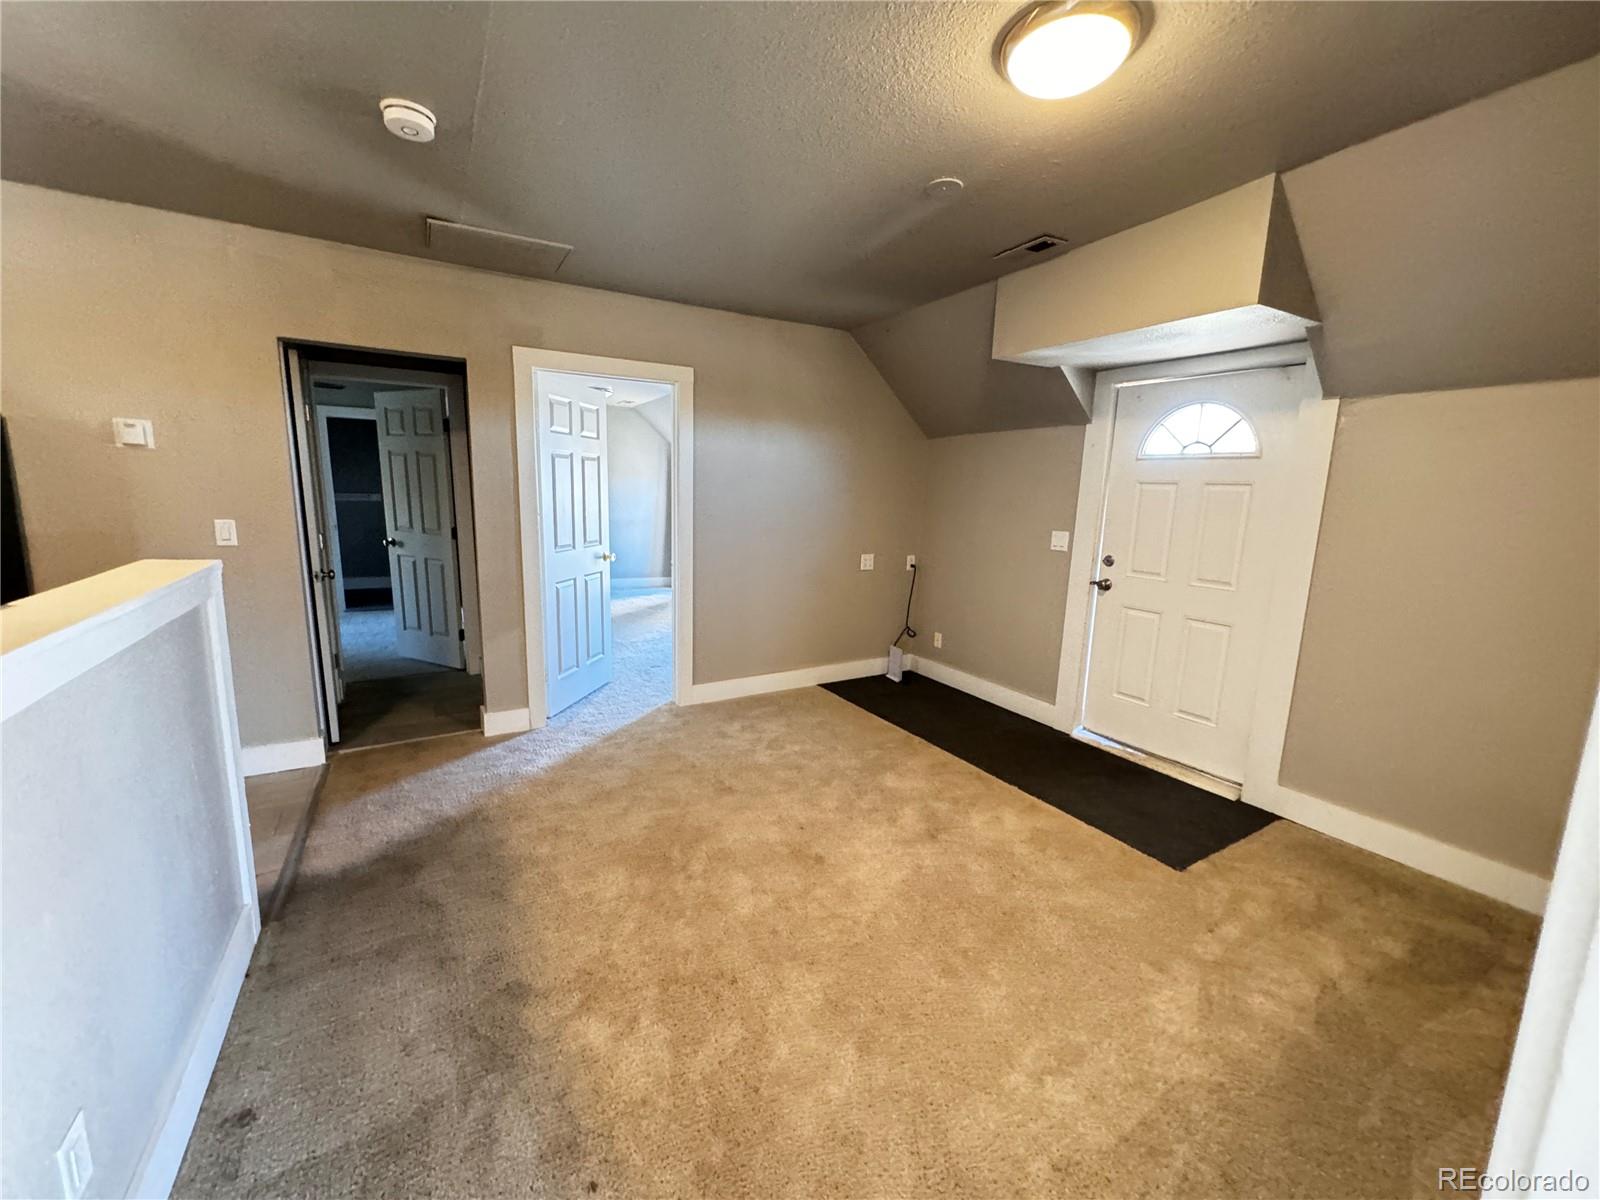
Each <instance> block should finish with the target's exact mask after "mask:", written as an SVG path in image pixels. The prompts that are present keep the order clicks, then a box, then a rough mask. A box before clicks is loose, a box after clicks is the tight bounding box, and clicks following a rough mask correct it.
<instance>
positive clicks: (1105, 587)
mask: <svg viewBox="0 0 1600 1200" xmlns="http://www.w3.org/2000/svg"><path fill="white" fill-rule="evenodd" d="M1089 586H1090V587H1092V588H1099V589H1100V590H1101V591H1102V592H1109V591H1110V590H1111V580H1109V579H1091V580H1089Z"/></svg>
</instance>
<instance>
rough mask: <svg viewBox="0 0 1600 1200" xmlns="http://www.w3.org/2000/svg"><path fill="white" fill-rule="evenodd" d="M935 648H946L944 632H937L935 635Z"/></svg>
mask: <svg viewBox="0 0 1600 1200" xmlns="http://www.w3.org/2000/svg"><path fill="white" fill-rule="evenodd" d="M933 648H934V649H935V650H943V649H944V634H942V633H936V634H934V635H933Z"/></svg>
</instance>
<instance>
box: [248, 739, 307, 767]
mask: <svg viewBox="0 0 1600 1200" xmlns="http://www.w3.org/2000/svg"><path fill="white" fill-rule="evenodd" d="M243 757H244V773H245V775H247V776H254V775H273V774H276V773H277V772H279V771H298V770H300V768H302V767H320V766H321V765H322V764H323V763H325V762H327V761H328V749H327V747H326V746H324V745H323V743H322V739H321V738H301V739H299V740H298V741H293V742H266V743H264V744H263V745H260V746H246V747H245V748H244V755H243Z"/></svg>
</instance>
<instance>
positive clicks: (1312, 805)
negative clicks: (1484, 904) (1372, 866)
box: [1244, 784, 1550, 915]
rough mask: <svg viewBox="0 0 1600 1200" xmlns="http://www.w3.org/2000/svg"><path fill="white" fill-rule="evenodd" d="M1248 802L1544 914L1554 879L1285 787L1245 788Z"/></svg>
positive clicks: (1428, 872) (1332, 836) (1517, 906)
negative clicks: (1551, 882)
mask: <svg viewBox="0 0 1600 1200" xmlns="http://www.w3.org/2000/svg"><path fill="white" fill-rule="evenodd" d="M1244 799H1245V802H1246V803H1249V804H1254V805H1255V806H1256V807H1257V808H1264V809H1266V810H1267V811H1268V812H1270V813H1276V814H1277V815H1278V816H1280V817H1285V818H1287V819H1288V820H1291V821H1293V822H1295V824H1297V825H1304V826H1306V828H1308V829H1315V830H1316V831H1317V832H1318V833H1325V834H1327V835H1328V836H1329V837H1331V838H1336V839H1337V840H1339V841H1341V842H1348V843H1349V844H1350V845H1352V846H1359V847H1360V848H1361V849H1363V850H1370V851H1372V853H1374V854H1379V855H1382V856H1383V857H1384V858H1388V859H1393V860H1394V861H1395V862H1398V863H1404V864H1405V865H1406V866H1408V867H1415V868H1416V869H1417V870H1419V871H1422V872H1425V873H1426V874H1429V875H1432V876H1434V877H1435V878H1438V879H1443V880H1446V881H1448V882H1450V883H1454V884H1458V885H1459V886H1461V887H1464V888H1466V889H1468V890H1469V891H1473V892H1477V893H1479V894H1480V895H1484V896H1490V897H1492V898H1494V899H1496V900H1503V901H1504V902H1505V903H1507V904H1509V905H1511V906H1513V907H1514V908H1520V909H1522V910H1523V911H1524V912H1530V913H1534V914H1535V915H1537V914H1539V913H1542V912H1544V903H1545V897H1546V896H1547V895H1548V894H1549V891H1550V881H1549V880H1548V879H1541V878H1540V877H1539V876H1537V875H1535V874H1533V873H1532V872H1531V871H1524V870H1521V869H1520V868H1517V867H1512V866H1508V865H1507V864H1505V863H1502V862H1495V861H1494V860H1493V859H1492V858H1485V857H1483V855H1481V854H1474V853H1473V852H1472V851H1470V850H1463V849H1462V848H1461V847H1459V846H1451V845H1447V844H1446V843H1444V842H1441V841H1438V840H1436V839H1434V838H1431V837H1428V836H1427V835H1426V834H1422V833H1418V832H1417V831H1416V830H1414V829H1404V828H1402V827H1401V826H1399V825H1391V824H1389V822H1387V821H1381V820H1379V819H1378V818H1377V817H1369V816H1367V815H1366V814H1365V813H1358V812H1356V811H1355V810H1354V809H1349V808H1343V807H1341V806H1340V805H1337V804H1334V803H1332V802H1330V801H1327V800H1319V799H1318V798H1317V797H1315V796H1310V795H1307V794H1306V793H1305V792H1298V791H1295V789H1293V788H1289V787H1284V786H1282V785H1281V784H1280V785H1279V786H1277V787H1276V788H1272V789H1261V790H1255V789H1251V788H1250V787H1248V786H1247V787H1246V788H1245V794H1244Z"/></svg>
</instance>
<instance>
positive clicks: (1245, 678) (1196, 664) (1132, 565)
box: [1056, 344, 1338, 811]
mask: <svg viewBox="0 0 1600 1200" xmlns="http://www.w3.org/2000/svg"><path fill="white" fill-rule="evenodd" d="M1337 410H1338V401H1337V400H1336V399H1330V398H1327V397H1324V396H1323V394H1322V389H1321V385H1320V383H1319V381H1318V379H1317V375H1316V370H1315V367H1314V364H1313V363H1312V360H1311V357H1310V354H1309V348H1308V347H1306V346H1305V345H1304V344H1293V345H1286V346H1276V347H1269V348H1266V349H1262V350H1251V351H1237V352H1232V353H1227V354H1219V355H1212V356H1207V357H1205V358H1196V359H1188V360H1182V361H1179V362H1173V363H1165V364H1157V365H1154V366H1144V367H1131V368H1121V369H1116V370H1110V371H1102V372H1101V373H1100V374H1099V375H1098V376H1097V378H1096V381H1095V395H1094V412H1093V419H1092V420H1091V422H1090V425H1089V428H1088V430H1087V431H1086V434H1085V438H1084V457H1083V470H1082V474H1081V476H1080V484H1079V493H1078V514H1077V520H1076V524H1075V534H1074V539H1073V543H1074V557H1073V561H1072V565H1071V571H1072V578H1073V580H1074V581H1075V582H1074V586H1073V588H1072V590H1071V592H1069V594H1068V602H1067V613H1066V620H1065V624H1064V626H1063V631H1062V647H1061V664H1060V677H1059V682H1058V685H1057V693H1056V712H1057V725H1058V728H1061V729H1064V730H1065V731H1067V732H1069V733H1071V734H1072V735H1073V736H1075V737H1077V738H1079V739H1080V740H1082V741H1085V742H1088V743H1090V744H1092V745H1095V746H1098V747H1100V748H1101V749H1104V750H1107V751H1109V752H1111V753H1113V754H1118V755H1120V756H1122V757H1125V758H1129V759H1131V760H1133V761H1135V762H1138V763H1140V764H1142V765H1144V766H1147V767H1150V768H1152V769H1154V770H1157V771H1161V772H1163V773H1165V774H1168V775H1173V776H1175V777H1177V778H1180V779H1182V780H1184V781H1185V782H1187V783H1191V784H1194V785H1195V786H1197V787H1201V788H1204V789H1206V790H1208V791H1212V792H1215V793H1217V794H1219V795H1223V796H1226V797H1229V798H1231V799H1240V798H1242V799H1244V800H1246V801H1249V802H1251V803H1254V804H1256V805H1257V806H1259V807H1265V808H1268V809H1269V810H1271V811H1277V809H1276V808H1275V807H1274V805H1273V800H1274V797H1275V795H1276V793H1277V791H1278V789H1279V782H1278V769H1279V764H1280V761H1281V758H1282V752H1283V741H1284V736H1285V731H1286V729H1287V726H1288V716H1289V705H1290V702H1291V698H1292V694H1293V687H1294V676H1295V669H1296V666H1297V664H1298V659H1299V643H1300V634H1301V629H1302V627H1303V624H1304V619H1305V610H1306V601H1307V596H1308V593H1309V590H1310V580H1311V563H1312V560H1313V558H1314V556H1315V547H1316V540H1317V528H1318V525H1319V523H1320V519H1321V510H1322V496H1323V490H1324V486H1325V483H1326V480H1327V473H1328V462H1329V457H1330V454H1331V449H1332V442H1333V427H1334V419H1335V416H1336V414H1337Z"/></svg>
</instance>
